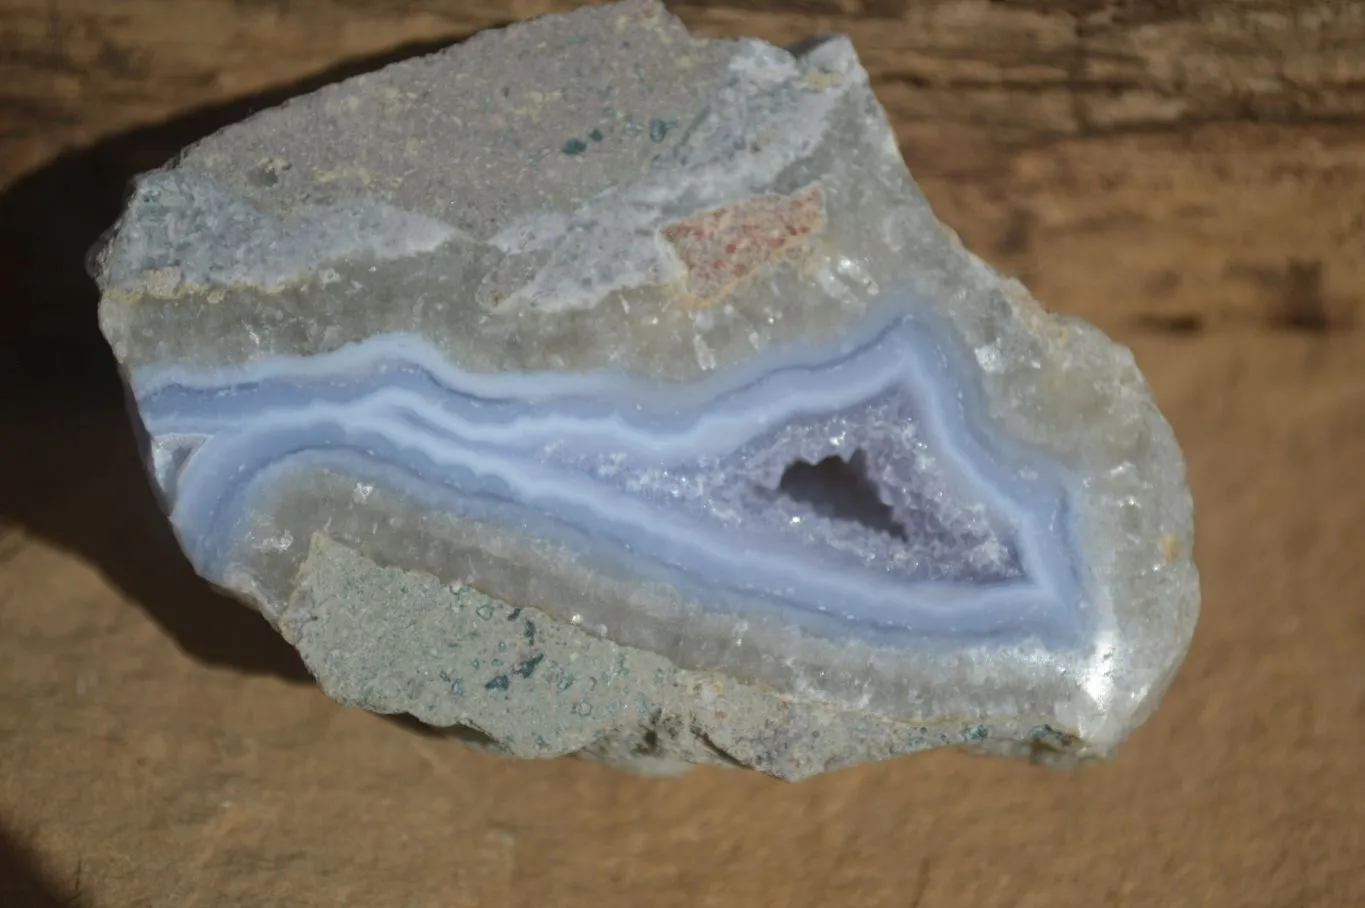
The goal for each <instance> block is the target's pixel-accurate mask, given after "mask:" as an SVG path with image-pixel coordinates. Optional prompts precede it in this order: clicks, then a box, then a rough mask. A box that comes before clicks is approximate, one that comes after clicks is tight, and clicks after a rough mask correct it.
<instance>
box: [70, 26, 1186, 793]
mask: <svg viewBox="0 0 1365 908" xmlns="http://www.w3.org/2000/svg"><path fill="white" fill-rule="evenodd" d="M547 42H548V43H550V44H553V45H554V48H552V50H553V51H554V52H553V53H551V52H550V51H548V50H544V48H542V45H544V44H546V43H547ZM530 48H536V49H537V51H536V53H535V55H534V57H535V59H534V60H532V61H529V62H525V61H524V62H522V63H519V64H517V65H516V66H515V67H512V66H511V65H510V64H508V63H507V62H505V61H507V60H512V59H522V58H524V57H526V53H525V52H526V51H527V49H530ZM499 61H503V62H499ZM568 70H573V71H574V72H576V73H579V76H578V77H577V79H578V81H577V82H572V83H565V82H564V81H563V80H562V77H563V75H564V73H565V72H566V71H568ZM566 84H567V85H569V87H567V88H560V89H558V90H556V91H555V92H551V93H550V94H553V95H554V100H553V102H550V101H547V97H549V95H548V94H547V90H546V89H545V86H561V85H566ZM452 86H458V89H456V88H455V87H452ZM585 123H590V124H594V125H593V126H592V129H591V132H590V133H588V135H589V139H587V140H585V141H580V142H578V143H576V144H575V143H571V142H569V141H567V140H566V139H565V138H564V136H565V135H568V134H570V133H571V132H573V131H574V130H579V131H581V130H582V129H583V128H584V125H583V124H585ZM455 124H459V125H458V126H456V125H455ZM658 124H663V125H662V126H660V125H658ZM580 146H581V147H580ZM94 269H95V272H96V275H97V277H98V278H99V280H100V282H101V285H102V288H103V291H104V301H103V304H102V310H101V311H102V320H103V325H104V328H105V332H106V334H107V335H108V337H109V338H110V341H111V343H112V344H113V346H114V348H115V351H116V353H117V355H118V356H119V358H120V360H121V362H122V363H123V364H124V368H125V369H126V371H127V375H128V381H129V385H130V388H131V390H132V393H133V397H134V398H135V400H136V403H137V408H138V411H139V414H140V417H141V419H142V421H143V423H144V424H145V426H146V429H147V431H148V434H149V436H150V449H149V461H150V467H151V470H152V473H153V475H154V477H155V481H156V484H157V486H158V487H159V489H160V491H161V493H162V495H163V498H164V501H165V503H166V506H167V508H168V510H169V513H170V517H171V521H172V523H173V525H174V527H175V530H176V532H177V534H178V537H179V538H180V540H181V542H182V544H183V546H184V548H185V551H186V552H187V554H188V555H189V557H190V559H191V561H192V562H193V564H194V565H195V567H196V569H197V570H198V571H199V572H200V573H201V574H202V575H203V576H204V577H205V578H207V579H209V580H211V581H213V582H214V583H216V584H219V585H221V586H223V587H225V588H228V589H230V590H233V591H235V592H237V593H238V594H240V595H241V596H243V597H244V598H246V599H247V600H249V601H251V602H252V603H254V604H255V605H256V606H257V607H258V608H260V609H261V611H262V612H263V613H264V614H265V615H266V616H267V617H268V618H270V619H271V621H272V622H274V623H275V624H276V626H277V627H279V629H280V630H281V632H282V633H284V634H285V635H286V636H287V637H288V638H289V639H290V640H291V642H293V643H294V644H295V645H296V646H297V647H298V648H299V650H300V652H301V653H302V654H303V656H304V658H305V660H306V661H307V662H308V664H309V666H310V668H311V669H312V670H313V671H314V672H315V673H316V674H317V676H318V678H319V680H320V682H321V683H322V684H323V686H324V688H325V689H327V690H328V692H329V693H331V694H333V695H334V696H336V697H338V698H339V699H342V700H346V701H349V702H357V703H361V704H362V705H365V706H367V707H369V708H372V709H376V710H380V711H387V712H398V711H403V712H410V713H413V714H414V715H416V716H418V717H419V718H421V719H423V720H424V721H427V722H429V723H431V724H434V725H438V726H443V727H464V728H474V729H477V730H478V731H481V732H483V733H484V734H485V735H487V736H489V738H490V739H491V740H492V745H491V746H494V747H496V748H498V749H502V750H505V751H507V752H510V753H516V754H521V755H527V756H532V755H553V754H558V753H569V752H580V753H584V754H587V755H590V756H596V757H598V758H600V759H606V760H610V761H612V762H616V763H622V764H633V765H637V766H638V765H641V764H642V763H648V764H650V765H658V764H660V763H662V762H666V761H673V760H684V761H691V762H707V761H710V762H715V761H722V762H734V761H737V762H739V763H742V764H744V765H750V766H755V767H757V768H760V769H763V770H765V771H768V772H771V773H773V774H775V775H779V776H782V777H786V778H796V777H800V776H803V775H808V774H810V773H812V772H818V771H821V770H823V769H828V768H832V767H834V766H839V765H844V764H847V763H851V762H857V761H860V760H865V759H873V758H878V757H884V756H890V755H894V754H898V753H905V752H909V751H912V750H917V749H921V748H923V747H926V746H931V745H935V744H945V743H946V744H955V745H959V746H966V747H970V748H974V749H977V750H984V751H989V752H999V753H1018V754H1021V755H1032V756H1037V755H1039V754H1040V753H1041V754H1046V755H1050V756H1052V757H1054V758H1057V759H1061V760H1064V761H1065V760H1070V759H1075V758H1081V757H1086V756H1097V755H1104V754H1106V753H1108V752H1110V751H1111V750H1112V748H1113V747H1114V746H1116V745H1117V743H1118V742H1119V741H1120V740H1121V739H1122V738H1123V737H1124V736H1125V735H1126V734H1127V732H1128V731H1129V730H1131V728H1132V727H1133V726H1134V725H1135V724H1136V723H1137V722H1139V721H1141V719H1142V718H1143V717H1145V715H1146V714H1147V713H1148V712H1149V711H1150V710H1151V708H1152V707H1153V706H1154V704H1155V702H1156V700H1157V699H1158V698H1159V696H1160V694H1161V692H1162V691H1163V690H1164V688H1165V686H1166V684H1167V683H1168V682H1169V680H1170V677H1171V675H1172V673H1173V672H1174V670H1175V668H1176V666H1177V665H1178V664H1179V661H1180V659H1181V657H1182V655H1183V652H1184V649H1185V647H1186V645H1187V643H1188V639H1189V635H1190V633H1191V631H1192V628H1193V622H1194V618H1195V615H1196V612H1197V606H1198V589H1197V580H1196V577H1195V573H1194V569H1193V566H1192V565H1191V563H1190V561H1189V543H1190V506H1189V498H1188V492H1187V491H1186V490H1185V487H1184V479H1183V466H1182V463H1181V458H1180V454H1179V450H1178V449H1177V448H1176V446H1175V444H1174V441H1173V439H1172V438H1171V435H1170V431H1169V428H1168V427H1167V426H1166V424H1165V422H1164V421H1163V420H1162V419H1161V417H1160V414H1158V413H1157V412H1156V410H1155V408H1154V406H1153V405H1152V403H1151V399H1150V395H1149V393H1148V392H1147V390H1146V388H1145V385H1144V384H1143V382H1142V380H1141V377H1140V376H1139V375H1138V374H1137V372H1136V369H1135V368H1134V367H1133V364H1132V360H1131V357H1130V356H1129V355H1128V353H1127V351H1125V350H1123V349H1122V348H1119V347H1116V346H1115V345H1113V344H1111V343H1109V342H1108V341H1107V340H1105V339H1104V338H1103V337H1101V336H1100V335H1099V334H1098V332H1096V331H1094V329H1092V328H1089V327H1088V326H1085V325H1082V324H1080V323H1077V322H1074V321H1071V320H1064V319H1060V318H1055V317H1050V316H1047V315H1045V314H1044V313H1042V311H1041V310H1039V309H1038V308H1037V306H1036V304H1034V303H1033V301H1032V300H1031V299H1029V298H1028V295H1027V293H1026V292H1025V291H1024V290H1023V288H1022V287H1020V286H1019V285H1018V284H1017V283H1014V282H1011V281H1005V280H1002V279H1000V278H999V277H998V276H997V275H995V274H994V273H993V272H992V271H991V270H990V269H989V268H987V267H986V266H985V265H983V264H982V263H981V262H980V261H979V260H977V259H975V258H974V257H972V256H970V255H969V254H968V253H966V252H965V251H963V250H962V249H961V247H960V246H959V245H958V244H957V242H956V240H955V238H954V237H953V236H952V235H951V234H950V233H949V232H948V231H946V230H945V229H943V228H942V227H941V226H940V225H938V224H937V222H936V221H935V220H934V219H933V217H932V214H931V213H930V212H929V211H928V208H927V206H926V205H925V203H924V201H923V199H922V198H921V197H920V195H919V194H918V191H917V190H916V189H915V187H914V185H913V183H912V182H911V181H910V180H909V177H908V175H907V174H906V173H905V170H904V166H903V164H902V163H901V161H900V158H899V155H898V153H897V151H896V148H895V144H894V141H893V140H892V137H891V134H890V131H889V129H888V127H887V125H886V122H885V119H884V117H883V115H882V114H881V111H880V109H879V108H878V107H877V105H876V102H875V100H874V99H873V97H872V95H871V92H870V91H869V89H868V86H867V80H866V74H865V73H864V72H863V70H862V69H861V67H860V66H859V65H858V63H857V60H856V57H855V56H854V55H853V52H852V49H851V47H850V46H849V44H848V43H847V41H845V40H843V39H829V40H825V41H823V42H819V43H815V44H813V45H812V46H810V47H807V48H805V49H804V50H803V51H802V52H801V53H799V54H794V53H791V52H788V51H783V50H779V49H777V48H773V47H771V46H768V45H765V44H762V43H760V42H745V41H702V40H698V39H694V38H691V37H690V36H688V35H687V34H686V33H685V32H684V31H683V30H682V29H681V27H680V26H679V25H678V24H677V23H676V21H674V20H672V19H671V18H670V17H668V16H667V15H666V14H665V13H663V12H662V10H661V9H660V8H659V7H658V6H657V5H655V4H653V3H647V2H630V3H625V4H619V5H617V6H614V7H607V8H600V9H596V10H583V11H580V12H577V13H574V14H571V15H568V16H564V17H547V18H546V19H544V20H537V21H536V22H532V23H529V24H525V25H520V26H516V27H513V28H511V29H508V30H506V31H505V32H500V33H494V34H493V35H492V36H490V37H483V38H480V39H477V40H475V41H471V42H469V44H467V45H465V46H462V47H458V48H453V49H451V50H449V51H447V52H444V53H442V54H438V55H435V56H433V57H430V58H425V59H422V60H416V61H410V62H408V63H404V64H400V65H397V66H394V67H390V68H389V69H386V70H384V71H381V72H380V73H376V74H372V75H370V76H365V77H361V78H358V79H355V80H351V81H350V82H347V83H343V84H341V85H339V86H333V87H331V88H329V89H326V90H324V91H322V92H319V93H317V94H315V95H312V96H309V97H307V98H304V99H301V100H298V101H295V102H293V103H291V104H289V105H286V106H285V107H283V108H280V109H277V110H274V111H267V112H265V113H264V114H261V115H259V116H257V117H255V118H253V119H252V120H249V121H247V122H245V123H243V124H240V125H238V126H235V127H232V128H230V129H228V130H225V131H224V132H222V133H220V134H219V135H217V136H214V137H212V138H210V139H208V140H206V141H205V142H203V143H201V144H200V145H198V146H195V147H194V148H191V149H189V150H187V151H186V152H185V153H184V154H183V155H182V156H181V158H180V159H179V160H178V161H177V162H176V163H175V164H174V165H173V166H172V167H170V168H167V169H165V170H162V171H159V172H157V173H153V174H149V175H146V176H144V177H143V178H141V179H140V180H139V182H138V184H137V186H136V187H135V190H134V192H133V195H132V198H131V199H130V201H129V204H128V210H127V212H126V213H125V215H124V218H123V220H122V221H121V222H120V224H119V226H118V228H117V229H116V230H115V231H113V232H112V233H111V235H110V237H109V239H108V241H107V242H106V244H105V245H104V246H103V247H102V249H101V250H100V251H99V253H98V255H97V256H96V258H95V260H94ZM495 616H496V618H495Z"/></svg>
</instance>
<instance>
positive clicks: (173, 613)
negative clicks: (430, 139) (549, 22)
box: [0, 36, 465, 682]
mask: <svg viewBox="0 0 1365 908" xmlns="http://www.w3.org/2000/svg"><path fill="white" fill-rule="evenodd" d="M463 37H465V36H452V37H450V38H448V39H446V40H442V41H439V42H429V43H422V44H413V45H405V46H403V47H400V48H397V49H395V50H393V51H390V52H387V53H384V54H382V55H378V56H374V57H368V58H364V59H361V60H356V61H351V62H348V63H345V64H343V65H341V66H338V67H335V68H332V69H329V70H327V71H325V72H322V73H320V74H318V75H316V76H313V77H311V78H309V79H306V80H303V81H300V82H298V83H295V84H292V85H288V86H283V87H280V88H277V89H274V90H271V91H269V92H265V93H262V94H259V95H254V96H251V97H248V98H242V99H239V100H236V101H233V102H230V103H227V104H223V105H219V106H215V107H212V108H207V109H202V110H199V111H196V112H194V113H192V114H189V115H187V116H184V117H181V118H178V119H175V120H173V121H170V122H167V123H164V124H159V125H156V126H151V127H146V128H142V129H137V130H133V131H130V132H128V133H125V134H122V135H119V136H115V137H113V138H111V139H108V140H106V141H103V142H100V143H99V144H97V145H95V146H93V147H90V148H87V149H83V150H79V151H74V152H69V153H66V154H64V155H62V156H61V157H59V158H57V159H56V160H54V161H52V162H51V163H49V164H47V165H46V166H44V167H42V168H41V169H39V170H36V171H34V172H32V173H30V174H28V175H27V176H25V177H23V178H21V179H20V180H18V181H17V182H16V183H14V184H12V185H11V186H9V187H7V188H6V189H5V190H4V191H3V193H2V194H0V271H2V272H3V273H4V275H5V281H6V285H7V289H8V293H7V294H6V300H5V302H6V306H5V308H4V309H3V310H0V526H3V524H5V523H10V524H18V525H20V526H22V527H24V528H25V529H26V530H28V531H29V532H31V533H34V534H37V535H39V536H42V537H44V538H46V539H48V540H51V541H52V542H54V543H55V544H57V545H60V546H62V547H64V548H66V549H69V550H71V551H73V552H75V553H77V554H79V555H80V556H82V557H83V558H85V559H87V560H88V561H90V562H91V563H93V564H95V565H96V566H98V568H99V569H100V570H101V571H102V572H103V573H104V574H105V576H107V577H108V579H109V580H110V581H111V582H112V583H113V584H114V585H116V586H117V587H118V588H119V589H120V590H121V591H123V592H124V593H125V594H126V595H128V596H129V597H130V598H132V599H134V600H136V601H137V602H138V603H139V604H140V605H141V606H142V607H143V608H144V609H145V610H146V611H147V613H148V614H149V615H150V616H151V617H152V618H153V619H154V620H155V621H156V622H157V623H158V624H159V625H160V626H161V627H162V628H163V629H164V630H165V631H166V632H167V633H168V634H170V635H171V637H173V638H174V639H175V641H176V642H177V643H178V644H179V645H180V647H181V648H183V649H184V650H185V651H186V652H188V653H189V654H190V655H192V656H194V657H195V658H197V659H200V660H202V661H204V662H206V663H209V664H214V665H225V666H230V667H233V668H236V669H238V670H241V671H245V672H251V673H264V674H273V675H276V676H280V677H283V678H286V679H289V680H294V681H300V682H303V681H308V680H310V679H309V675H308V672H307V670H306V669H305V668H304V666H303V664H302V662H301V661H300V659H299V658H298V656H297V654H295V652H294V651H293V650H292V649H291V648H290V647H289V646H288V645H287V644H286V643H285V642H284V641H283V640H281V639H280V638H279V637H278V636H276V634H275V633H274V631H272V630H271V628H270V627H269V626H268V625H267V624H266V622H265V620H264V619H263V618H261V617H260V616H259V615H257V614H255V613H253V612H252V611H251V610H249V609H248V608H246V607H244V606H243V605H241V604H239V603H237V602H235V601H234V600H232V599H230V598H229V597H227V596H224V595H221V594H219V593H217V592H216V591H214V590H213V589H212V588H211V587H210V586H209V585H208V584H207V583H205V582H204V581H202V580H201V579H200V578H199V577H198V576H196V575H195V573H194V571H193V569H192V568H191V567H190V565H189V563H188V562H187V560H186V559H185V557H184V556H183V555H182V554H181V552H180V549H179V547H178V546H177V544H176V542H175V539H174V538H173V536H172V534H171V531H170V528H169V526H168V524H167V522H166V520H165V518H164V516H163V515H162V513H161V511H160V508H159V506H158V504H157V502H156V500H155V498H154V496H153V494H152V491H151V488H150V486H149V484H148V481H147V478H146V475H145V473H144V471H143V468H142V464H141V460H140V455H139V439H138V438H137V436H136V434H135V432H134V428H133V424H132V422H131V421H130V420H129V418H128V415H127V410H126V407H125V402H124V392H123V389H122V384H121V381H120V378H119V374H118V368H117V366H116V364H115V362H114V359H113V356H112V354H111V352H110V351H109V349H108V347H107V346H106V344H105V342H104V340H103V338H102V337H101V335H100V333H99V328H98V324H97V318H96V308H97V304H98V294H97V291H96V289H95V286H94V284H93V282H92V281H91V280H90V278H89V276H88V275H87V273H86V270H85V259H86V255H87V252H88V250H89V249H90V247H91V246H92V245H93V244H94V243H95V242H96V241H97V240H98V239H99V237H100V235H101V234H102V233H103V232H104V231H105V230H107V229H108V228H109V227H110V226H111V225H112V224H113V223H114V221H115V220H116V219H117V217H118V215H119V212H120V209H121V206H122V204H123V201H124V198H125V195H126V192H127V187H128V185H129V181H130V180H131V179H132V177H133V176H135V175H136V174H138V173H141V172H143V171H146V170H150V169H153V168H156V167H159V166H161V165H163V164H165V163H166V162H167V161H168V160H170V159H171V158H173V157H174V156H175V155H176V153H177V152H179V151H180V150H181V149H182V148H184V147H185V146H186V145H189V144H191V143H193V142H195V141H197V140H199V139H201V138H203V137H205V136H207V135H210V134H211V133H213V132H215V131H217V130H218V129H221V128H223V127H224V126H227V125H229V124H231V123H234V122H237V121H239V120H241V119H243V118H245V117H247V116H249V115H251V114H252V113H254V112H256V111H259V110H264V109H266V108H269V107H273V106H275V105H278V104H280V103H283V102H284V101H286V100H288V99H289V98H292V97H296V96H298V95H302V94H306V93H308V92H311V91H314V90H316V89H318V88H320V87H322V86H324V85H327V84H330V83H333V82H337V81H340V80H342V79H346V78H349V77H351V76H355V75H358V74H361V73H365V72H371V71H374V70H376V69H380V68H382V67H384V66H386V65H388V64H391V63H394V62H398V61H400V60H404V59H408V58H411V57H416V56H421V55H425V54H428V53H432V52H434V51H436V50H439V49H440V48H443V47H446V46H449V45H450V44H452V43H456V42H458V41H459V40H462V39H463Z"/></svg>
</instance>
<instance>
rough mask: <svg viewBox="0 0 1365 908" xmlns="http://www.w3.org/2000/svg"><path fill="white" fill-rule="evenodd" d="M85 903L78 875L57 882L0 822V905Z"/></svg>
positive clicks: (74, 906) (24, 907) (28, 907)
mask: <svg viewBox="0 0 1365 908" xmlns="http://www.w3.org/2000/svg"><path fill="white" fill-rule="evenodd" d="M87 904H89V902H88V900H87V899H86V898H85V896H84V895H83V894H82V893H81V888H80V880H79V878H78V879H77V880H75V881H74V882H73V883H69V884H65V885H63V884H61V883H59V882H58V881H57V880H55V879H53V876H52V874H51V873H49V872H48V869H47V868H45V867H44V866H43V862H42V861H41V860H40V859H39V856H38V855H37V854H36V853H35V852H34V851H33V849H32V848H30V847H29V846H28V845H27V844H26V843H25V842H23V841H22V840H21V839H20V838H19V837H18V836H17V835H15V834H14V832H13V831H12V830H11V829H9V828H7V826H6V824H5V823H4V822H0V905H4V906H5V908H59V906H60V908H80V906H82V905H87Z"/></svg>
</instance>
